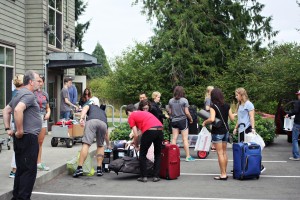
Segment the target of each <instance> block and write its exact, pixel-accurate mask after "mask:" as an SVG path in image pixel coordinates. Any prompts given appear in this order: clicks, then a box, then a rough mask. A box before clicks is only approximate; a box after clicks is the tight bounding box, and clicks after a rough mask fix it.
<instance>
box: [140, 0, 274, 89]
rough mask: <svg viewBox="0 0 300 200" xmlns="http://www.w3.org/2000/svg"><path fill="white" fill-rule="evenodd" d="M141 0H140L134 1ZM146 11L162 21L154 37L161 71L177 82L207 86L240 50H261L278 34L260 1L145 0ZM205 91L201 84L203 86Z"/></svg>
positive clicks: (158, 24)
mask: <svg viewBox="0 0 300 200" xmlns="http://www.w3.org/2000/svg"><path fill="white" fill-rule="evenodd" d="M138 2H139V1H138V0H136V1H135V3H138ZM140 2H142V4H143V13H144V14H146V15H148V19H149V20H151V19H152V18H153V17H155V18H156V20H157V26H156V28H155V33H156V34H155V36H153V37H152V38H151V44H152V45H153V48H154V51H153V56H154V58H155V63H156V66H157V70H158V71H161V72H163V73H160V74H166V77H165V80H169V81H170V82H172V85H177V84H181V85H188V86H189V89H187V90H190V91H195V90H197V87H198V85H201V84H202V85H204V87H203V89H204V88H205V85H208V84H209V83H210V82H211V81H212V80H214V79H215V78H216V77H219V76H220V75H221V74H222V72H223V70H224V69H225V70H226V68H227V65H228V62H229V61H230V60H233V59H235V55H236V53H237V52H239V51H241V50H242V49H246V48H252V49H255V50H256V51H259V50H260V48H261V47H260V46H261V43H262V42H263V41H264V38H268V39H271V38H272V37H273V36H275V35H276V34H277V32H276V31H273V30H272V27H271V25H270V21H271V17H263V16H261V15H260V12H261V11H262V9H263V7H264V5H262V4H260V3H258V2H256V0H190V1H185V0H143V1H140ZM201 90H202V89H201Z"/></svg>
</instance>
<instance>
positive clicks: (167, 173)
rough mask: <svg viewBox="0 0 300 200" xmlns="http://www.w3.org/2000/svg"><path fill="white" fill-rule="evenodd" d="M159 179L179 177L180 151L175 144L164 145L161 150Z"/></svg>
mask: <svg viewBox="0 0 300 200" xmlns="http://www.w3.org/2000/svg"><path fill="white" fill-rule="evenodd" d="M159 175H160V177H161V178H165V179H170V180H171V179H176V178H178V177H179V176H180V150H179V147H178V146H177V145H175V144H166V145H164V146H163V148H162V150H161V162H160V172H159Z"/></svg>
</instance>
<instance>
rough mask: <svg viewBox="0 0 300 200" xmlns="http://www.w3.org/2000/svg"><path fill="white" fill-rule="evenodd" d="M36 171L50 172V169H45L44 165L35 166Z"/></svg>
mask: <svg viewBox="0 0 300 200" xmlns="http://www.w3.org/2000/svg"><path fill="white" fill-rule="evenodd" d="M37 169H38V170H40V171H49V170H50V168H49V167H47V166H46V165H45V164H44V163H39V164H37Z"/></svg>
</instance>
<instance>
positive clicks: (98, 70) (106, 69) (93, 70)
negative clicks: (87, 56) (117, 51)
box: [86, 43, 111, 79]
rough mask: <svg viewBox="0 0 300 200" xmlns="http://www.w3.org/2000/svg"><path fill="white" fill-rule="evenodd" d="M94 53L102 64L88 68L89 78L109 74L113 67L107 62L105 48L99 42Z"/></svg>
mask: <svg viewBox="0 0 300 200" xmlns="http://www.w3.org/2000/svg"><path fill="white" fill-rule="evenodd" d="M92 55H93V56H94V57H96V58H97V63H100V64H101V65H102V66H101V67H98V66H97V67H89V68H87V74H86V75H87V78H88V79H94V78H101V77H104V76H107V75H108V74H109V73H110V72H111V69H110V66H109V64H108V62H107V59H106V55H105V52H104V49H103V48H102V46H101V45H100V44H99V43H97V45H96V47H95V50H94V51H93V53H92Z"/></svg>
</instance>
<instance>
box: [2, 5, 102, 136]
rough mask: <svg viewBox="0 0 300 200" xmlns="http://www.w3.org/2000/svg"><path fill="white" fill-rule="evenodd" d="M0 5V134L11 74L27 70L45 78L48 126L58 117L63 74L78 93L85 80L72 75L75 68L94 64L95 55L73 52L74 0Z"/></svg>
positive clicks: (10, 84)
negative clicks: (48, 104) (71, 78)
mask: <svg viewBox="0 0 300 200" xmlns="http://www.w3.org/2000/svg"><path fill="white" fill-rule="evenodd" d="M0 8H1V9H0V94H1V95H0V134H3V133H5V131H4V130H3V123H2V109H3V108H4V107H5V105H6V104H7V103H8V102H9V101H10V100H11V91H12V79H13V76H14V75H15V74H19V73H24V72H25V71H26V70H35V71H37V72H39V73H40V74H43V75H44V76H45V78H46V83H45V90H46V91H47V92H48V94H49V98H50V107H51V110H52V118H51V120H49V121H50V124H49V126H51V123H53V122H55V121H57V120H58V118H59V102H60V91H61V88H62V85H63V83H62V81H63V77H64V76H66V75H68V76H69V75H71V76H74V77H75V79H74V82H76V86H77V87H79V88H77V89H78V92H79V93H81V91H82V89H84V88H85V87H86V79H85V76H80V77H79V76H75V68H76V67H87V66H95V65H97V59H96V58H95V57H93V56H91V55H89V54H86V53H83V52H75V0H38V1H37V0H0ZM0 137H1V135H0Z"/></svg>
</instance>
